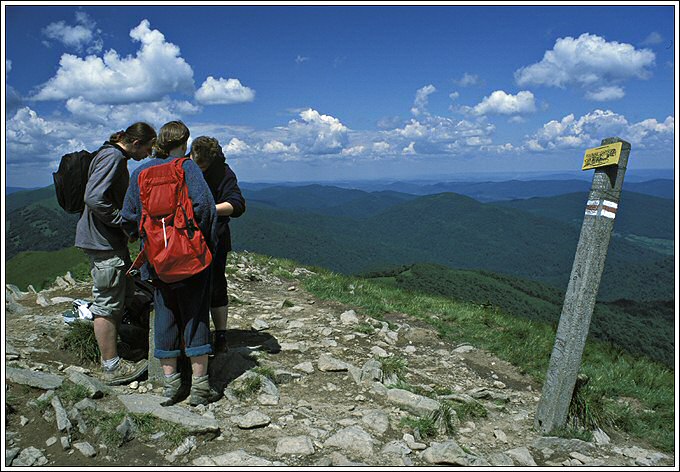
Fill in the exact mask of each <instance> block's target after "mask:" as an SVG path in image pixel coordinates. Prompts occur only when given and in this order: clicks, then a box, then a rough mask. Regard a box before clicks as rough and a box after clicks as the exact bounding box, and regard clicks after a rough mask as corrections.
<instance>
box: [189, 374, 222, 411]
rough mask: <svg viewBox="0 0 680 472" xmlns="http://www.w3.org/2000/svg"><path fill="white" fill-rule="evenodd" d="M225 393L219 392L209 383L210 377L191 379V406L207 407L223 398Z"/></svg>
mask: <svg viewBox="0 0 680 472" xmlns="http://www.w3.org/2000/svg"><path fill="white" fill-rule="evenodd" d="M222 395H223V392H218V391H217V390H215V389H214V388H212V387H211V386H210V384H209V383H208V376H207V375H204V376H203V377H193V376H192V377H191V393H190V396H189V404H190V405H191V406H198V405H207V404H208V403H212V402H216V401H217V400H219V399H220V398H222Z"/></svg>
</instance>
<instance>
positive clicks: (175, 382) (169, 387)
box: [163, 372, 182, 398]
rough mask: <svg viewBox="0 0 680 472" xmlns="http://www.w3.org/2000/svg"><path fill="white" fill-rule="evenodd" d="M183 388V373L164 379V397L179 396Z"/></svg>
mask: <svg viewBox="0 0 680 472" xmlns="http://www.w3.org/2000/svg"><path fill="white" fill-rule="evenodd" d="M181 386H182V373H181V372H175V373H174V374H172V377H164V378H163V396H164V397H168V398H172V397H174V396H175V395H177V392H179V389H180V387H181Z"/></svg>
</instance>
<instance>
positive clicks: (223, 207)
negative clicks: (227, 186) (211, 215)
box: [215, 202, 234, 216]
mask: <svg viewBox="0 0 680 472" xmlns="http://www.w3.org/2000/svg"><path fill="white" fill-rule="evenodd" d="M215 209H216V210H217V216H231V215H232V214H233V213H234V206H233V205H232V204H231V203H229V202H222V203H218V204H217V205H215Z"/></svg>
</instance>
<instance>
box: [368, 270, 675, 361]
mask: <svg viewBox="0 0 680 472" xmlns="http://www.w3.org/2000/svg"><path fill="white" fill-rule="evenodd" d="M364 277H365V278H368V279H370V280H375V281H380V282H382V283H386V284H388V285H393V286H396V287H399V288H401V289H403V290H409V291H412V292H417V293H426V294H431V295H442V296H445V297H447V298H451V299H453V300H458V301H462V302H472V303H476V304H479V305H484V306H488V307H490V308H492V307H496V308H498V309H500V310H502V311H503V312H506V313H509V314H512V315H514V316H519V317H522V318H527V319H530V320H534V321H542V322H549V323H553V324H554V326H555V327H556V326H557V323H558V321H559V318H560V313H561V312H562V304H563V302H564V291H561V290H558V289H555V288H553V287H551V286H549V285H546V284H544V283H541V282H535V281H530V280H524V279H519V278H516V277H510V276H505V275H499V274H495V273H492V272H484V271H475V270H453V269H450V268H448V267H444V266H440V265H436V264H415V265H412V266H401V267H397V268H394V269H392V270H386V271H382V272H371V273H366V274H364ZM674 310H675V303H674V302H673V300H656V301H647V302H636V301H632V300H618V301H614V302H606V303H605V302H598V303H597V304H596V306H595V311H594V313H593V318H592V321H591V325H590V331H589V333H590V335H591V336H593V337H594V338H596V339H599V340H602V341H607V342H611V343H612V344H614V345H616V346H619V347H620V348H622V349H624V350H625V351H628V352H630V353H633V354H636V355H640V354H643V355H646V356H647V357H649V358H651V359H654V360H656V361H659V362H663V363H664V364H666V365H667V366H669V367H671V368H672V367H673V364H674V354H675V349H674V346H675V343H674V324H675V315H674Z"/></svg>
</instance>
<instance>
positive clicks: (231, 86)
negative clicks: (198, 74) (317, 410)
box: [195, 76, 255, 105]
mask: <svg viewBox="0 0 680 472" xmlns="http://www.w3.org/2000/svg"><path fill="white" fill-rule="evenodd" d="M195 97H196V101H197V102H198V103H201V104H203V105H232V104H234V103H245V102H252V101H253V100H255V91H254V90H253V89H251V88H249V87H246V86H244V85H241V82H240V81H239V80H238V79H223V78H219V79H214V78H213V77H212V76H209V77H208V78H207V79H206V80H205V82H203V85H201V88H199V89H198V90H197V91H196V95H195Z"/></svg>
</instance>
